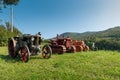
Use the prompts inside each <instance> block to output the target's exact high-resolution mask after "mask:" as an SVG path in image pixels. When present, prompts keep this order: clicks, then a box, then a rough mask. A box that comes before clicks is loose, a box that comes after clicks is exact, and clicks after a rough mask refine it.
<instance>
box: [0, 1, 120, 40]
mask: <svg viewBox="0 0 120 80" xmlns="http://www.w3.org/2000/svg"><path fill="white" fill-rule="evenodd" d="M119 3H120V0H20V2H19V4H18V5H17V6H14V7H13V8H14V26H15V27H17V28H18V29H19V30H20V31H21V32H22V33H23V34H33V35H34V34H36V33H37V32H41V34H42V37H43V38H46V39H47V38H52V37H55V36H56V34H61V33H64V32H78V33H82V32H86V31H102V30H106V29H108V28H113V27H115V26H120V5H119ZM9 20H10V10H9V7H7V8H4V9H3V10H2V13H0V24H1V23H4V22H5V21H9Z"/></svg>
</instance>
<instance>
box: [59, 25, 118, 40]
mask: <svg viewBox="0 0 120 80" xmlns="http://www.w3.org/2000/svg"><path fill="white" fill-rule="evenodd" d="M62 36H65V37H68V36H69V37H70V38H72V39H83V40H84V39H88V38H93V37H96V38H110V39H111V38H119V37H120V26H117V27H114V28H110V29H107V30H104V31H98V32H84V33H73V32H65V33H62V34H60V37H62Z"/></svg>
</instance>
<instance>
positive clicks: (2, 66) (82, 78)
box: [0, 47, 120, 80]
mask: <svg viewBox="0 0 120 80" xmlns="http://www.w3.org/2000/svg"><path fill="white" fill-rule="evenodd" d="M7 53H8V52H7V48H6V47H0V80H120V52H117V51H89V52H80V53H74V54H73V53H70V54H68V53H65V54H63V55H57V54H54V55H53V56H52V58H50V59H42V57H41V55H38V56H31V57H30V58H31V59H30V60H29V62H28V63H23V62H21V61H19V59H11V58H10V57H9V56H8V54H7Z"/></svg>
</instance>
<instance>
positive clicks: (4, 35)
mask: <svg viewBox="0 0 120 80" xmlns="http://www.w3.org/2000/svg"><path fill="white" fill-rule="evenodd" d="M10 28H11V27H10V23H9V22H6V25H0V46H6V45H7V42H8V38H10V37H13V36H21V35H22V32H20V31H19V30H18V29H17V28H16V27H15V26H14V27H13V29H14V32H11V29H10Z"/></svg>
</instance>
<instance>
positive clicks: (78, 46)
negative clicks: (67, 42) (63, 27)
mask: <svg viewBox="0 0 120 80" xmlns="http://www.w3.org/2000/svg"><path fill="white" fill-rule="evenodd" d="M72 44H73V45H74V46H75V47H76V52H80V51H89V46H87V45H86V44H85V42H84V41H82V40H79V41H77V40H73V41H72Z"/></svg>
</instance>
